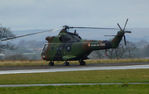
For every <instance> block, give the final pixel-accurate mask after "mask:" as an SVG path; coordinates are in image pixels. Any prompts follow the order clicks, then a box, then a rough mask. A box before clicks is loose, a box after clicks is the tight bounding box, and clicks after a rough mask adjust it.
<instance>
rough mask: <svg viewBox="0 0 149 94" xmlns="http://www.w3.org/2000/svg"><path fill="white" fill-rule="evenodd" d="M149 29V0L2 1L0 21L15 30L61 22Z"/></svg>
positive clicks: (56, 25)
mask: <svg viewBox="0 0 149 94" xmlns="http://www.w3.org/2000/svg"><path fill="white" fill-rule="evenodd" d="M126 18H129V23H128V27H129V28H134V27H138V28H144V27H145V28H149V0H0V23H1V24H3V25H4V26H6V27H10V28H11V29H13V30H19V29H36V28H37V29H45V28H46V29H48V28H50V29H51V28H55V27H58V26H62V25H71V26H99V27H117V26H116V23H117V22H119V23H120V24H122V25H123V23H124V21H125V20H126Z"/></svg>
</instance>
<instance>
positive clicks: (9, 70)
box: [0, 62, 149, 87]
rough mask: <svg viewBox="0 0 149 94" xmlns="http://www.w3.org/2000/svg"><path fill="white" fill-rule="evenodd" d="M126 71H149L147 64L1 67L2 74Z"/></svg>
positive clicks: (71, 84)
mask: <svg viewBox="0 0 149 94" xmlns="http://www.w3.org/2000/svg"><path fill="white" fill-rule="evenodd" d="M125 69H149V62H146V63H101V64H88V65H86V66H80V65H71V66H63V65H56V66H24V67H0V74H18V73H19V74H21V73H43V72H68V71H89V70H125ZM137 84H148V85H149V83H66V84H16V85H0V87H33V86H73V85H75V86H76V85H137Z"/></svg>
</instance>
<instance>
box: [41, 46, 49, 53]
mask: <svg viewBox="0 0 149 94" xmlns="http://www.w3.org/2000/svg"><path fill="white" fill-rule="evenodd" d="M47 48H48V44H45V45H44V47H43V50H42V53H45V51H46V50H47Z"/></svg>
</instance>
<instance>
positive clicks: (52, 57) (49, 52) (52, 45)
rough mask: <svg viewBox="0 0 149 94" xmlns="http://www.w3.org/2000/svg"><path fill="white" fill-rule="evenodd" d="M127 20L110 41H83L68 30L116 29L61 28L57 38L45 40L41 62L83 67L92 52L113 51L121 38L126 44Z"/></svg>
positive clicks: (51, 64)
mask: <svg viewBox="0 0 149 94" xmlns="http://www.w3.org/2000/svg"><path fill="white" fill-rule="evenodd" d="M127 22H128V19H127V20H126V22H125V25H124V28H123V29H122V28H121V27H120V25H119V24H117V25H118V27H119V29H120V31H118V32H117V34H116V35H115V37H114V38H113V39H112V40H98V41H97V40H83V39H82V38H81V37H80V36H79V35H78V34H77V33H76V30H75V31H74V33H72V32H68V31H69V29H74V28H79V29H116V28H96V27H69V26H66V25H65V26H63V28H62V29H61V30H60V32H59V34H58V35H57V36H52V37H50V36H48V37H46V40H47V42H48V43H46V44H45V45H44V48H43V50H42V53H41V57H42V59H43V60H46V61H50V62H49V65H50V66H53V65H54V61H65V62H64V65H66V66H68V65H69V62H68V61H73V60H78V61H79V63H80V65H85V64H86V63H85V61H84V60H85V59H88V57H87V56H88V55H89V54H90V53H91V52H92V51H94V50H106V49H114V48H117V47H118V46H119V43H120V42H121V40H122V38H123V37H124V43H125V44H126V37H125V33H131V31H125V27H126V25H127ZM49 31H50V32H51V31H54V30H48V31H42V32H37V33H31V34H26V35H21V36H16V37H10V38H6V39H3V40H2V41H6V40H10V39H15V38H19V37H24V36H29V35H34V34H39V33H43V32H49Z"/></svg>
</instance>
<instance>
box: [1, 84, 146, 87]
mask: <svg viewBox="0 0 149 94" xmlns="http://www.w3.org/2000/svg"><path fill="white" fill-rule="evenodd" d="M141 84H149V83H66V84H17V85H0V87H33V86H76V85H77V86H79V85H141Z"/></svg>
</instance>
